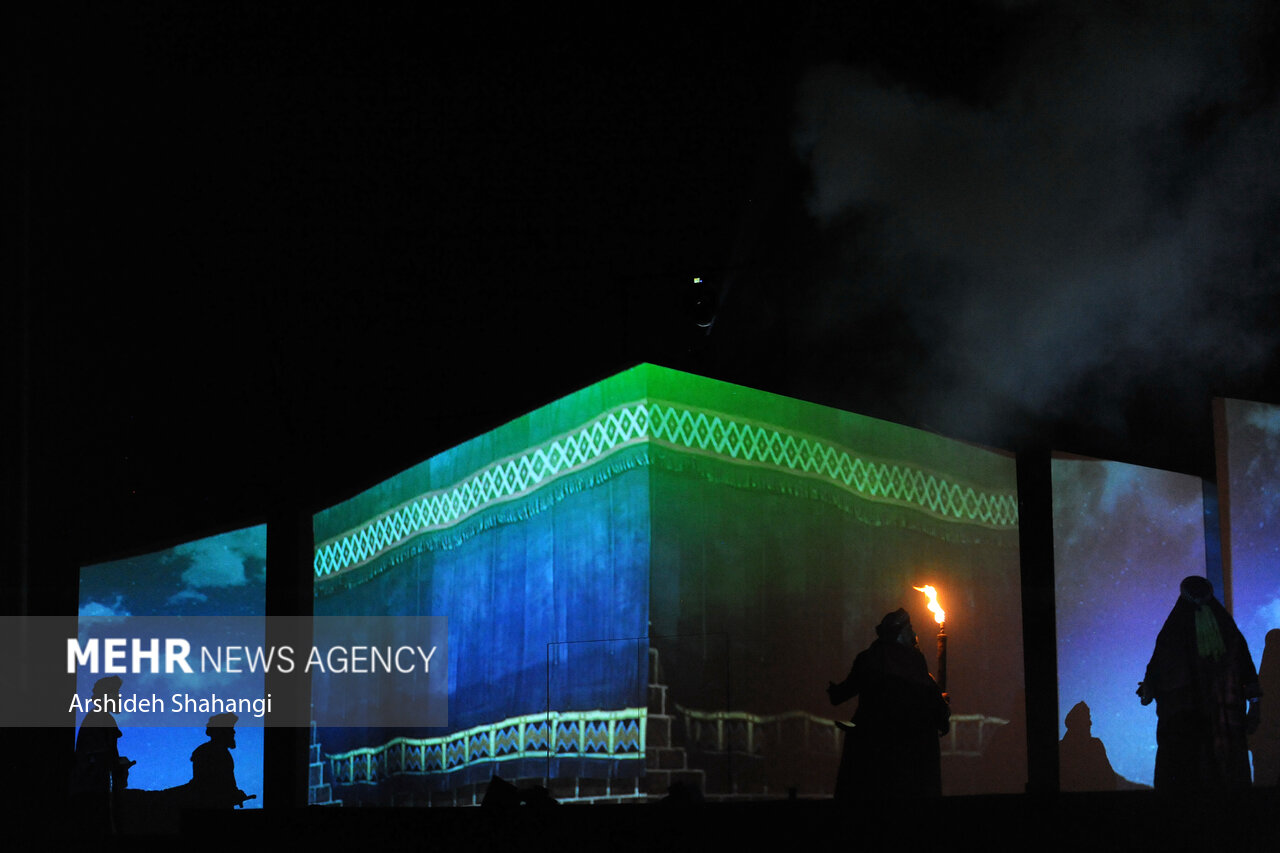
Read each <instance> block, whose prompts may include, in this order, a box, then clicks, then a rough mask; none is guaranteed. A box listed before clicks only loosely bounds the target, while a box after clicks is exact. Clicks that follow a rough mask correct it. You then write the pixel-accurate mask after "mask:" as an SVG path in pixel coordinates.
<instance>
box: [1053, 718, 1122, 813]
mask: <svg viewBox="0 0 1280 853" xmlns="http://www.w3.org/2000/svg"><path fill="white" fill-rule="evenodd" d="M1066 723H1067V733H1066V734H1065V735H1063V737H1062V741H1061V743H1059V744H1058V761H1059V762H1061V771H1060V777H1059V778H1060V780H1061V785H1062V790H1064V791H1114V790H1115V789H1116V772H1115V770H1113V769H1112V767H1111V761H1110V760H1109V759H1108V758H1107V748H1106V747H1105V746H1104V745H1103V743H1102V741H1101V740H1099V739H1098V738H1096V737H1094V736H1093V718H1092V717H1091V716H1090V714H1089V706H1088V705H1086V704H1085V703H1083V702H1077V703H1076V705H1075V707H1074V708H1072V709H1071V710H1070V711H1068V712H1067V719H1066Z"/></svg>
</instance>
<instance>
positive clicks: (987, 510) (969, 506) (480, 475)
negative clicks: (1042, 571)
mask: <svg viewBox="0 0 1280 853" xmlns="http://www.w3.org/2000/svg"><path fill="white" fill-rule="evenodd" d="M644 442H654V443H658V444H660V445H663V446H666V447H671V448H674V449H677V450H686V451H693V452H697V453H699V454H702V455H709V456H712V457H717V458H720V459H723V460H725V461H730V462H736V463H740V464H746V465H752V466H759V467H763V468H767V469H771V470H775V471H781V472H790V473H794V474H798V475H803V476H809V477H813V478H816V479H818V480H819V481H822V482H824V483H826V484H827V485H831V486H835V487H838V488H840V489H843V490H845V491H846V492H849V493H851V494H853V495H855V496H857V497H860V498H862V499H865V500H868V501H874V502H880V503H888V504H894V505H897V506H901V507H906V508H910V509H915V510H918V511H921V512H924V513H927V514H929V515H931V516H933V517H935V518H938V519H942V520H946V521H955V522H962V523H969V524H979V525H982V526H984V527H990V528H995V529H1004V530H1012V529H1015V528H1016V527H1017V525H1018V499H1017V495H1016V494H1013V493H1009V492H987V491H982V490H980V489H977V488H975V487H973V486H968V485H965V484H963V483H957V482H954V481H952V480H949V479H947V478H945V477H943V476H940V475H938V474H935V473H932V472H930V471H927V470H925V469H923V468H920V467H917V466H912V465H908V464H905V463H902V462H893V461H883V460H879V459H874V458H871V457H869V456H865V455H859V454H856V453H854V452H852V451H850V450H848V449H846V448H843V447H840V446H839V445H836V444H833V443H831V442H827V441H823V440H821V439H817V438H813V437H810V436H806V435H803V434H801V433H798V432H795V431H792V430H788V429H786V428H784V427H779V426H775V425H771V424H764V423H755V422H751V421H749V420H746V419H743V418H735V417H731V416H728V415H723V414H718V413H714V412H709V411H703V410H699V409H695V408H691V407H688V406H683V405H678V404H668V403H663V402H656V401H652V400H650V401H642V402H636V403H630V404H627V405H624V406H620V407H618V408H617V409H614V410H612V411H609V412H606V413H605V414H602V415H600V416H599V417H596V418H593V419H592V420H590V421H588V422H587V423H585V424H583V425H582V426H580V427H578V428H576V429H574V430H571V431H570V432H568V433H566V434H565V435H563V436H561V437H559V438H555V439H552V440H550V441H548V442H545V443H543V444H541V445H538V446H537V447H534V448H531V449H529V450H527V451H525V452H523V453H520V454H517V455H515V456H512V457H509V458H506V459H501V460H498V461H496V462H493V463H492V464H490V465H487V466H485V467H483V468H481V469H480V470H479V471H477V472H475V473H474V474H471V475H470V476H467V477H465V478H464V479H462V480H461V481H459V482H458V483H455V484H453V485H451V486H447V487H445V488H443V489H438V490H435V491H431V492H428V493H426V494H423V495H419V496H418V497H415V498H413V499H411V500H409V501H407V502H406V503H404V504H401V505H400V506H399V507H397V508H395V509H393V510H391V511H389V512H387V513H384V514H383V515H381V516H379V517H377V518H375V519H373V520H371V521H369V522H367V523H366V524H363V525H361V526H359V527H357V528H355V529H353V530H349V531H347V532H345V533H342V534H340V535H339V536H337V537H335V538H333V539H331V540H329V541H327V542H324V543H321V544H319V545H318V546H317V547H316V552H315V563H314V568H315V574H316V577H317V578H321V579H323V578H326V577H330V576H332V575H334V574H337V573H339V572H343V571H346V570H348V569H352V568H355V567H357V566H360V565H363V564H364V563H366V562H368V561H369V560H372V559H374V558H375V557H377V556H378V555H380V554H382V553H384V552H386V551H388V550H390V549H392V548H395V547H397V546H399V545H401V544H403V543H405V542H406V541H408V540H409V539H412V538H413V537H415V536H419V535H421V534H424V533H429V532H432V531H436V530H443V529H446V528H448V527H451V526H453V525H455V524H459V523H461V522H463V521H465V520H466V519H467V518H469V517H470V516H472V515H475V514H476V513H477V512H480V511H482V510H484V509H486V508H488V507H490V506H493V505H495V504H498V503H501V502H503V501H508V500H513V499H516V498H519V497H521V496H523V495H525V494H528V493H530V492H532V491H534V490H536V489H538V488H540V487H542V486H545V485H547V484H548V483H550V482H552V481H554V480H555V479H557V478H559V477H563V476H565V475H568V474H571V473H573V472H575V471H579V470H581V469H583V468H585V467H587V466H590V465H592V464H594V463H596V462H599V461H600V460H602V459H605V458H607V457H608V456H610V455H611V454H613V453H615V452H617V451H618V450H621V449H622V448H625V447H629V446H633V445H636V444H640V443H644Z"/></svg>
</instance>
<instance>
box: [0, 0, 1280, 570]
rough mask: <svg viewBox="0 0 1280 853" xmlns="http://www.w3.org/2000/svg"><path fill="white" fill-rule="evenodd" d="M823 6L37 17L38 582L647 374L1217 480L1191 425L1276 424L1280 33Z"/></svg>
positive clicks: (110, 9) (982, 9)
mask: <svg viewBox="0 0 1280 853" xmlns="http://www.w3.org/2000/svg"><path fill="white" fill-rule="evenodd" d="M850 6H851V8H848V9H846V8H844V5H843V4H841V5H840V6H837V5H835V4H832V5H827V4H816V5H812V6H807V7H805V8H803V9H796V10H787V11H782V10H775V11H773V12H768V13H764V14H763V15H756V16H751V17H747V16H744V15H743V14H742V12H741V9H731V10H729V11H728V12H723V13H719V14H713V13H711V12H708V11H698V12H691V11H688V10H683V11H682V10H678V9H658V8H654V7H651V6H650V7H644V8H642V9H636V10H634V11H632V12H630V13H627V12H621V13H616V14H615V13H613V12H611V13H610V14H609V15H608V16H607V17H609V20H608V21H607V22H606V21H605V20H603V19H599V20H597V19H594V18H591V19H588V18H581V17H569V16H565V17H564V18H563V19H556V18H552V17H528V18H525V19H523V20H516V19H512V18H507V17H503V16H499V15H496V14H493V15H490V16H488V17H487V18H486V19H483V20H482V19H479V18H477V17H462V16H446V15H442V14H441V13H439V12H434V11H426V10H425V4H412V5H406V6H404V7H403V8H400V9H398V10H397V11H387V10H382V9H374V8H370V7H367V6H356V5H352V6H350V7H349V8H347V9H345V10H342V11H334V10H333V7H331V6H323V7H322V8H320V9H317V8H315V7H314V6H313V5H312V4H192V3H165V4H159V3H157V4H126V5H125V6H123V7H122V6H120V5H118V4H111V5H109V6H101V5H98V4H65V5H63V6H61V7H55V8H50V7H43V8H42V9H41V10H40V11H39V12H33V13H29V14H28V17H27V18H25V19H24V20H22V21H21V23H20V25H19V26H18V27H17V28H16V29H15V30H14V32H16V33H17V34H18V36H17V38H18V40H19V41H20V45H19V46H18V48H17V49H16V50H15V52H14V53H13V54H12V55H14V56H15V57H16V60H17V64H18V66H19V68H18V71H19V73H17V74H15V75H12V79H13V80H14V81H15V83H16V86H15V87H11V88H10V89H9V90H7V93H6V94H7V96H8V97H9V100H10V102H11V103H13V104H16V105H17V106H18V107H19V110H17V111H16V114H18V115H21V116H22V121H21V122H20V123H19V126H20V127H21V128H22V133H21V134H11V136H10V138H11V139H13V138H14V137H15V136H19V137H20V138H19V140H18V141H19V145H18V148H19V149H20V150H22V151H23V152H24V153H23V154H22V155H21V159H20V162H21V164H22V168H21V169H20V170H19V179H18V181H17V182H11V183H10V186H13V187H14V188H15V189H16V190H18V191H17V192H14V193H9V194H8V195H10V196H11V198H12V199H16V200H17V204H14V203H13V202H12V201H11V207H10V209H11V210H12V211H13V212H14V213H15V214H16V222H17V223H18V224H19V227H20V229H21V230H15V231H14V232H13V233H21V234H23V235H24V239H22V240H21V241H18V246H19V248H18V249H17V250H16V251H15V252H12V253H11V257H13V259H14V261H15V262H14V264H13V265H12V266H11V269H19V270H23V271H24V273H23V275H22V276H21V277H20V278H21V281H22V284H23V286H22V288H20V289H19V294H20V298H19V300H18V306H19V308H20V309H22V310H18V311H13V312H10V313H9V318H8V320H7V321H6V329H7V330H8V329H12V330H14V331H21V330H22V329H23V328H25V329H26V330H27V332H28V336H27V338H26V352H27V353H28V355H27V360H26V365H27V368H26V370H25V375H24V371H23V369H22V361H21V359H20V358H18V357H16V356H20V355H21V350H20V349H19V346H18V343H15V342H20V341H21V340H22V338H21V336H20V335H17V334H11V335H8V337H9V340H10V343H8V344H6V346H8V347H9V349H8V350H7V352H8V353H9V354H10V355H11V356H15V357H11V358H9V359H7V361H8V362H9V363H10V365H11V366H10V367H9V368H7V370H10V372H11V373H10V375H14V376H15V377H16V379H17V382H19V383H25V385H23V386H22V387H25V389H26V399H27V401H28V403H29V406H28V408H27V410H26V411H27V415H26V418H25V421H22V420H20V421H19V426H20V427H21V426H22V425H23V423H25V426H26V428H25V430H24V429H22V428H20V429H19V430H18V431H17V432H18V434H19V437H20V438H21V437H23V436H25V438H24V439H23V441H19V442H18V443H17V444H16V448H17V454H16V457H17V459H18V465H17V469H18V473H19V474H21V473H22V471H24V470H25V472H26V476H27V480H26V482H27V483H28V484H29V485H28V486H27V487H26V489H25V491H23V490H22V488H21V486H20V489H19V501H20V502H22V501H24V499H25V507H26V508H27V511H28V515H27V519H28V520H29V523H30V528H29V529H30V531H31V533H30V538H29V539H27V540H25V541H26V542H27V545H28V555H29V558H30V560H31V561H32V565H33V566H40V565H44V564H46V563H47V564H50V565H55V564H68V565H74V564H78V563H82V562H89V561H94V560H99V559H105V558H108V557H110V556H113V555H115V554H118V553H123V552H127V551H136V550H141V549H142V548H143V547H144V546H147V545H150V544H153V543H157V542H161V541H163V540H167V539H180V538H186V537H190V536H192V535H196V534H199V533H201V532H211V531H214V530H220V529H226V528H228V527H230V526H234V525H238V524H249V523H256V522H259V521H261V520H262V518H263V517H264V516H265V514H266V513H267V512H268V511H269V510H271V509H272V508H273V507H278V506H282V505H290V504H296V505H299V506H301V507H304V508H306V509H318V508H320V507H322V506H325V505H328V504H331V503H333V502H336V501H338V500H341V499H343V498H345V497H348V496H349V495H351V494H353V493H355V492H356V491H358V490H360V489H362V488H365V487H367V486H368V485H371V484H372V483H374V482H377V481H379V480H381V479H383V478H385V477H386V476H389V475H390V474H392V473H394V472H396V471H398V470H400V469H402V468H404V467H406V466H408V465H410V464H413V463H415V462H418V461H420V460H422V459H424V458H426V457H428V456H430V455H431V454H433V453H435V452H438V451H440V450H442V449H444V448H447V447H449V446H452V445H453V444H456V443H458V442H459V441H462V440H464V439H466V438H468V437H470V436H472V435H475V434H477V433H479V432H481V431H483V430H485V429H488V428H490V427H492V426H495V425H497V424H499V423H501V422H504V421H506V420H508V419H510V418H512V417H515V416H517V415H519V414H521V413H523V412H525V411H527V410H529V409H531V408H534V407H536V406H537V405H540V404H542V403H544V402H547V401H549V400H551V399H554V398H556V397H558V396H561V395H563V394H565V393H568V392H570V391H572V390H574V389H576V388H578V387H581V386H582V385H584V384H587V383H589V382H592V381H594V380H596V379H599V378H601V377H603V376H606V375H609V374H611V373H613V372H616V371H617V370H620V369H622V368H624V367H626V366H628V365H630V364H632V363H635V362H637V361H655V362H658V363H662V364H666V365H669V366H672V367H678V368H684V369H690V370H694V371H696V372H701V373H704V374H707V375H711V376H715V377H717V378H722V379H726V380H730V381H735V382H740V383H743V384H747V385H753V386H756V387H760V388H764V389H766V390H770V391H775V392H779V393H784V394H790V395H792V396H797V397H802V398H805V399H810V400H813V401H815V402H820V403H824V404H828V405H833V406H837V407H840V408H844V409H848V410H851V411H856V412H860V413H864V414H870V415H875V416H879V417H885V418H889V419H891V420H895V421H898V422H902V423H906V424H910V425H913V426H924V427H928V428H932V429H934V430H936V431H938V432H942V433H944V434H947V435H951V436H954V437H959V438H965V439H969V440H974V441H979V442H984V443H988V444H992V445H996V446H1002V447H1006V448H1010V449H1015V450H1016V449H1021V448H1025V447H1031V446H1050V447H1055V448H1057V449H1062V450H1067V451H1071V452H1075V453H1083V454H1090V455H1095V456H1100V457H1106V458H1114V459H1120V460H1123V461H1128V462H1137V463H1140V464H1145V465H1150V466H1155V467H1165V468H1171V469H1175V470H1181V471H1185V472H1190V473H1196V474H1201V475H1206V476H1208V475H1211V474H1212V467H1211V463H1212V432H1211V422H1210V408H1209V400H1210V398H1211V396H1213V395H1226V396H1236V397H1243V398H1251V399H1260V400H1267V401H1273V402H1274V401H1277V400H1280V394H1278V393H1277V392H1276V391H1275V390H1273V389H1275V388H1276V387H1280V386H1277V384H1276V382H1277V378H1278V377H1280V371H1278V370H1277V357H1276V356H1277V352H1276V339H1275V336H1274V331H1273V330H1274V325H1275V324H1274V317H1275V316H1276V308H1277V301H1278V299H1277V287H1276V284H1277V277H1278V275H1280V265H1278V264H1277V261H1276V257H1277V252H1276V249H1277V241H1278V235H1277V232H1276V228H1275V223H1276V222H1277V221H1280V159H1278V158H1277V157H1276V154H1277V150H1276V149H1277V142H1276V140H1277V139H1280V135H1278V133H1277V132H1278V131H1280V110H1278V109H1277V90H1276V80H1277V69H1276V66H1275V62H1276V60H1275V59H1273V58H1272V56H1274V55H1276V54H1280V51H1277V50H1275V48H1276V47H1277V34H1278V33H1280V17H1278V16H1277V14H1276V13H1275V11H1274V7H1273V6H1272V5H1271V4H1266V3H1257V4H1251V3H1236V2H1217V3H1178V2H1173V3H1170V2H1162V3H1156V2H1134V3H1127V4H1123V6H1122V7H1118V4H1114V3H1084V4H1078V3H1072V4H1067V3H1056V2H1043V3H1036V2H1006V3H975V2H925V0H918V2H868V3H860V4H850ZM264 7H267V8H264ZM1268 9H1270V10H1271V11H1268ZM695 275H700V276H703V277H705V278H706V279H707V280H709V281H710V282H712V283H713V284H714V285H715V286H716V287H717V288H719V289H720V293H721V295H722V305H721V308H720V310H719V313H718V316H717V318H716V322H715V324H714V326H713V330H712V332H711V334H710V335H709V336H707V335H702V334H701V333H699V332H698V331H697V330H696V327H695V326H694V325H693V324H692V321H691V319H690V317H691V312H690V305H689V303H690V292H691V291H690V289H689V287H688V283H689V281H690V280H691V279H692V277H693V276H695ZM10 304H12V302H10ZM24 316H25V317H26V318H28V319H26V321H25V322H24V320H23V317H24ZM24 442H25V443H24ZM11 458H12V457H11ZM24 466H25V467H24ZM13 481H17V482H19V483H21V480H19V479H18V478H13Z"/></svg>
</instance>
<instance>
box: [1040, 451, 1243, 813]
mask: <svg viewBox="0 0 1280 853" xmlns="http://www.w3.org/2000/svg"><path fill="white" fill-rule="evenodd" d="M1053 537H1054V575H1055V590H1056V596H1055V600H1056V607H1057V636H1058V725H1059V737H1060V738H1061V737H1063V736H1065V735H1066V733H1067V728H1066V722H1065V721H1066V719H1067V714H1068V713H1069V712H1070V711H1071V710H1072V708H1074V707H1075V706H1076V705H1077V703H1080V702H1084V703H1085V704H1086V705H1087V706H1088V708H1089V711H1090V716H1091V717H1092V736H1093V737H1094V738H1097V739H1099V740H1101V741H1102V744H1103V745H1104V747H1105V749H1106V755H1107V758H1108V759H1109V761H1110V764H1111V768H1112V770H1113V771H1114V772H1115V773H1116V774H1119V776H1120V777H1121V778H1120V780H1116V781H1113V783H1112V784H1116V782H1117V781H1118V787H1120V788H1125V787H1132V786H1133V785H1135V784H1137V785H1150V784H1151V783H1152V779H1153V777H1154V773H1155V755H1156V713H1155V711H1156V707H1155V705H1154V704H1152V705H1149V706H1147V707H1143V706H1142V705H1141V704H1140V703H1139V701H1138V697H1137V696H1135V695H1134V691H1135V690H1136V689H1137V686H1138V682H1139V681H1141V680H1142V678H1143V675H1144V673H1145V671H1146V666H1147V661H1148V660H1150V658H1151V652H1152V650H1153V649H1154V647H1155V640H1156V635H1157V634H1158V633H1159V631H1160V628H1161V626H1162V625H1163V624H1164V621H1165V619H1166V618H1167V617H1168V615H1169V611H1170V610H1172V609H1173V605H1174V603H1175V602H1176V601H1177V598H1178V585H1179V584H1180V583H1181V581H1182V579H1183V578H1185V577H1187V576H1189V575H1200V576H1201V577H1203V576H1204V575H1205V545H1204V542H1205V540H1204V499H1203V490H1202V486H1201V481H1200V479H1199V478H1198V477H1191V476H1188V475H1185V474H1176V473H1172V472H1169V471H1159V470H1155V469H1152V468H1143V467H1140V466H1137V465H1126V464H1123V463H1120V462H1105V461H1100V460H1096V459H1068V458H1055V459H1054V460H1053ZM1217 592H1218V596H1219V598H1221V595H1222V591H1221V590H1218V591H1217ZM1059 758H1060V764H1061V765H1062V766H1063V767H1064V768H1066V767H1069V766H1070V764H1071V762H1070V757H1069V756H1068V755H1066V754H1065V753H1064V752H1063V751H1061V750H1060V754H1059ZM1065 772H1066V771H1065V769H1064V774H1065ZM1063 787H1064V788H1066V789H1078V788H1081V787H1084V788H1088V789H1109V788H1108V785H1107V784H1104V783H1103V782H1100V781H1094V782H1087V783H1082V784H1078V785H1071V784H1067V777H1066V775H1064V784H1063Z"/></svg>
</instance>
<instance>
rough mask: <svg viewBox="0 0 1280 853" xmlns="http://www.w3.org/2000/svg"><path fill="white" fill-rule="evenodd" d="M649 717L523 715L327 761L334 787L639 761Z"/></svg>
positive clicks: (635, 713) (628, 711)
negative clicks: (553, 762)
mask: <svg viewBox="0 0 1280 853" xmlns="http://www.w3.org/2000/svg"><path fill="white" fill-rule="evenodd" d="M647 715H648V711H647V709H645V708H624V709H622V710H620V711H552V712H551V713H549V714H526V715H525V716H522V717H509V718H508V719H505V720H502V721H500V722H497V723H490V724H488V725H482V726H475V727H474V728H470V729H466V730H464V731H460V732H454V733H453V734H449V735H444V736H442V737H433V738H405V737H399V738H395V739H393V740H390V741H388V742H387V743H384V744H382V745H381V746H371V747H362V748H360V749H353V750H351V751H350V752H343V753H340V754H336V755H330V756H329V757H328V758H329V764H330V768H331V770H332V772H333V776H332V779H333V784H335V785H355V784H359V783H369V784H374V783H377V782H380V781H382V780H383V779H386V778H388V777H391V776H398V775H403V774H413V775H425V774H431V773H448V772H451V771H454V770H460V769H462V768H463V767H470V766H471V765H473V764H480V763H482V762H498V761H512V760H514V759H517V758H600V759H610V760H613V759H643V758H644V732H645V721H646V719H647Z"/></svg>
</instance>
